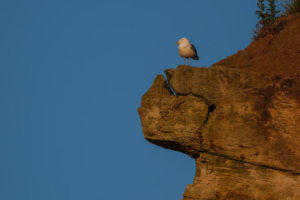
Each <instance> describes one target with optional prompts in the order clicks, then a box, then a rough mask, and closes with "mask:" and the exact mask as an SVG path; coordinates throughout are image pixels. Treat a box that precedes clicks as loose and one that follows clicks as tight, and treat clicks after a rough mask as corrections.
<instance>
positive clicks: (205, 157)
mask: <svg viewBox="0 0 300 200" xmlns="http://www.w3.org/2000/svg"><path fill="white" fill-rule="evenodd" d="M293 20H294V21H289V22H288V23H287V25H286V27H285V28H284V29H283V30H282V31H281V32H280V33H279V34H278V35H275V36H270V37H266V38H262V39H259V40H258V41H254V42H253V43H251V44H250V45H249V47H247V48H246V49H245V50H243V51H239V52H238V53H237V54H234V55H232V56H230V57H227V58H226V59H224V60H221V61H220V62H218V63H216V64H214V65H213V66H212V67H210V68H206V67H189V66H184V65H181V66H178V67H177V69H169V70H165V73H166V77H167V80H165V78H164V76H162V75H158V76H157V78H156V79H155V80H154V83H153V85H152V86H151V88H150V89H149V90H148V91H147V92H146V94H145V95H144V96H143V97H142V102H141V107H140V108H139V109H138V112H139V114H140V117H141V122H142V126H143V133H144V136H145V138H146V139H147V140H148V141H149V142H151V143H153V144H155V145H158V146H161V147H164V148H168V149H172V150H176V151H180V152H183V153H185V154H188V155H189V156H191V157H192V158H194V159H196V175H195V179H194V182H193V184H190V185H188V186H187V188H186V191H185V192H184V194H183V196H184V200H217V199H218V200H219V199H220V200H221V199H222V200H223V199H224V200H225V199H228V200H299V199H300V78H299V72H300V65H299V62H300V54H299V52H300V49H299V44H298V43H299V42H300V40H299V38H300V26H299V25H300V15H297V16H294V17H293ZM290 29H293V30H290ZM284 34H285V36H286V37H284ZM290 34H292V35H293V36H294V39H293V37H290ZM295 37H296V38H295ZM277 58H281V59H277ZM284 59H285V60H284ZM298 61H299V62H298Z"/></svg>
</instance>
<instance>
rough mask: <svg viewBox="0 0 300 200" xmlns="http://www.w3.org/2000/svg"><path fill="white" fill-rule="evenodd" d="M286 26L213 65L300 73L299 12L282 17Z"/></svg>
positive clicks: (291, 73) (288, 74) (259, 70)
mask: <svg viewBox="0 0 300 200" xmlns="http://www.w3.org/2000/svg"><path fill="white" fill-rule="evenodd" d="M281 20H284V21H285V25H284V27H283V29H282V30H281V31H280V32H279V33H278V34H276V35H269V36H267V37H264V38H260V39H258V40H256V41H253V42H251V43H250V45H249V46H248V47H247V48H246V49H244V50H240V51H238V52H237V53H236V54H233V55H231V56H228V57H227V58H225V59H223V60H221V61H219V62H217V63H214V64H213V65H212V66H218V65H221V66H225V67H229V68H242V69H245V70H250V71H256V72H260V73H263V74H270V75H282V76H284V77H296V76H299V74H300V14H297V15H292V16H287V17H282V18H281Z"/></svg>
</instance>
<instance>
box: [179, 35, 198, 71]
mask: <svg viewBox="0 0 300 200" xmlns="http://www.w3.org/2000/svg"><path fill="white" fill-rule="evenodd" d="M176 44H179V46H178V51H179V55H180V56H181V57H183V59H184V64H185V58H189V64H188V65H190V59H191V58H192V59H194V60H199V57H198V55H197V50H196V48H195V46H194V45H192V44H191V43H190V41H189V40H188V39H187V38H181V39H180V40H179V41H178V42H176Z"/></svg>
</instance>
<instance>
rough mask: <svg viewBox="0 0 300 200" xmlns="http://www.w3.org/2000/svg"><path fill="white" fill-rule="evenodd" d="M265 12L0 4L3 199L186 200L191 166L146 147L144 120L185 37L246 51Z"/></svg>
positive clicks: (218, 5)
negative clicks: (143, 107)
mask: <svg viewBox="0 0 300 200" xmlns="http://www.w3.org/2000/svg"><path fill="white" fill-rule="evenodd" d="M257 2H258V1H257V0H250V1H241V0H227V1H224V0H214V1H208V0H207V1H204V0H198V1H191V0H190V1H179V0H172V1H163V0H159V1H158V0H151V1H141V0H134V1H130V0H129V1H124V0H116V1H108V0H106V1H103V0H85V1H82V0H51V1H50V0H48V1H45V0H2V1H1V2H0V24H1V31H0V55H1V56H0V58H1V59H0V92H1V98H0V159H1V164H0V199H1V200H85V199H88V200H96V199H97V200H99V199H101V200H119V199H128V200H153V199H155V200H176V199H177V200H180V199H181V198H182V194H183V192H184V190H185V187H186V186H187V185H188V184H190V183H192V182H193V178H194V174H195V160H193V159H192V158H190V157H188V156H187V155H185V154H182V153H179V152H175V151H171V150H166V149H163V148H161V147H158V146H154V145H152V144H150V143H148V142H147V141H146V140H145V139H144V136H143V133H142V127H141V124H140V118H139V116H138V112H137V108H138V107H139V106H140V101H141V97H142V95H143V94H144V93H145V92H146V91H147V90H148V89H149V87H150V86H151V85H152V82H153V80H154V79H155V77H156V75H157V74H163V71H164V70H165V69H170V68H176V67H177V66H178V65H179V64H183V59H182V58H181V57H179V55H178V50H177V48H178V46H177V45H175V42H177V41H178V40H179V39H180V38H182V37H187V38H188V39H189V40H190V41H191V43H192V44H194V45H195V46H196V48H197V50H198V55H199V56H200V60H199V61H195V60H192V61H191V65H192V66H205V67H209V66H211V64H213V63H215V62H217V61H219V60H220V59H223V58H225V57H227V56H230V55H231V54H233V53H236V52H237V51H238V50H242V49H244V48H246V47H247V46H248V44H249V43H250V41H251V40H250V38H251V37H252V32H251V29H254V28H255V24H256V23H257V21H258V20H257V16H256V15H255V10H256V3H257Z"/></svg>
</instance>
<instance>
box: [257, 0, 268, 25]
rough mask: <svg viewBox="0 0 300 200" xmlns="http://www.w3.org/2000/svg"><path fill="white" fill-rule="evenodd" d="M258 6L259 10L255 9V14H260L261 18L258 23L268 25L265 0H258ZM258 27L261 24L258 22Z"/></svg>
mask: <svg viewBox="0 0 300 200" xmlns="http://www.w3.org/2000/svg"><path fill="white" fill-rule="evenodd" d="M257 6H258V9H259V10H257V11H255V14H256V15H258V19H259V18H261V20H260V21H259V22H258V23H259V24H261V25H262V26H266V14H265V13H264V11H265V8H266V7H265V5H264V0H258V3H257ZM256 27H257V28H258V27H259V25H258V24H257V25H256Z"/></svg>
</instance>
